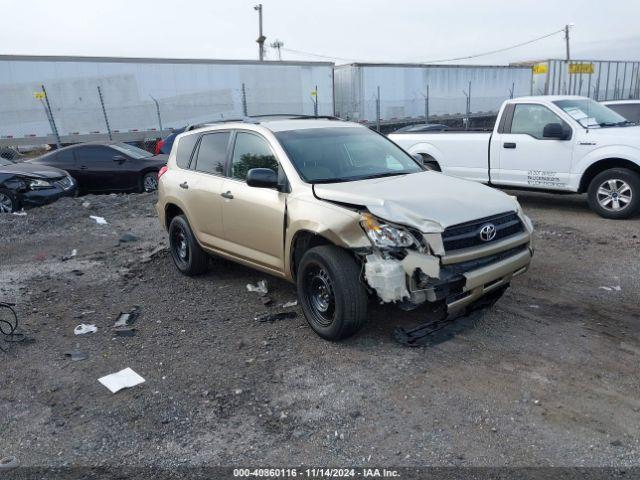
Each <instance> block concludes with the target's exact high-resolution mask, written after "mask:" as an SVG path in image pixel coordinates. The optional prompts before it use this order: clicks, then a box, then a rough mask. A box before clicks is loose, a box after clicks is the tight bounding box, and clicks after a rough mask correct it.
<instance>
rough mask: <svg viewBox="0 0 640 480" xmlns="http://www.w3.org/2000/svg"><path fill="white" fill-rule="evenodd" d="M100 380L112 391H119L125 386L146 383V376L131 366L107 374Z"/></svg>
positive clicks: (129, 386)
mask: <svg viewBox="0 0 640 480" xmlns="http://www.w3.org/2000/svg"><path fill="white" fill-rule="evenodd" d="M98 381H99V382H100V383H101V384H102V385H104V386H105V387H107V388H108V389H109V390H110V391H111V393H117V392H119V391H120V390H122V389H123V388H131V387H135V386H136V385H139V384H141V383H144V381H145V380H144V378H142V377H141V376H140V375H138V374H137V373H136V372H134V371H133V370H132V369H131V368H125V369H124V370H120V371H119V372H116V373H112V374H110V375H105V376H104V377H101V378H99V379H98Z"/></svg>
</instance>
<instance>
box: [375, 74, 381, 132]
mask: <svg viewBox="0 0 640 480" xmlns="http://www.w3.org/2000/svg"><path fill="white" fill-rule="evenodd" d="M376 130H377V131H378V132H379V131H380V85H378V96H377V98H376Z"/></svg>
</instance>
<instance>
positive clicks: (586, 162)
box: [573, 145, 640, 176]
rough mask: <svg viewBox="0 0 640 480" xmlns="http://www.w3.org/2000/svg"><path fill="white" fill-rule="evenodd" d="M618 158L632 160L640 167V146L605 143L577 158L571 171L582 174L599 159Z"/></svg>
mask: <svg viewBox="0 0 640 480" xmlns="http://www.w3.org/2000/svg"><path fill="white" fill-rule="evenodd" d="M611 158H619V159H621V160H627V161H629V162H633V163H635V164H636V165H638V166H639V167H640V148H636V147H631V146H629V145H606V146H602V147H597V148H595V149H593V150H591V151H590V152H589V153H587V154H586V155H584V156H583V157H582V158H581V159H579V160H578V161H577V162H576V163H575V165H574V167H573V173H574V174H577V175H579V176H582V175H583V174H584V172H585V171H586V170H587V169H588V168H589V167H590V166H591V165H593V164H595V163H597V162H599V161H600V160H607V159H611Z"/></svg>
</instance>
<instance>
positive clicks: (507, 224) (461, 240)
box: [442, 212, 524, 253]
mask: <svg viewBox="0 0 640 480" xmlns="http://www.w3.org/2000/svg"><path fill="white" fill-rule="evenodd" d="M487 224H493V226H494V227H495V237H494V238H492V239H491V240H488V241H487V240H483V239H482V238H480V230H481V229H482V227H484V226H485V225H487ZM522 231H524V226H523V225H522V222H521V221H520V218H518V215H517V214H516V213H514V212H508V213H501V214H500V215H494V216H492V217H486V218H481V219H479V220H473V221H471V222H467V223H461V224H459V225H453V226H452V227H449V228H447V229H446V230H445V231H444V232H443V233H442V241H443V244H444V250H445V252H446V253H451V252H452V251H455V250H461V249H463V248H469V247H476V246H479V245H487V244H489V243H493V242H496V241H498V240H502V239H504V238H507V237H510V236H511V235H515V234H517V233H520V232H522Z"/></svg>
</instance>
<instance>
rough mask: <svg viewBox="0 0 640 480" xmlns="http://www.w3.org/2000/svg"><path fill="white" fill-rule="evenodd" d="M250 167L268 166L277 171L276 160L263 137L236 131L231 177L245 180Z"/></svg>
mask: <svg viewBox="0 0 640 480" xmlns="http://www.w3.org/2000/svg"><path fill="white" fill-rule="evenodd" d="M252 168H270V169H271V170H273V171H274V172H277V171H278V161H277V160H276V156H275V155H274V154H273V152H272V151H271V148H270V147H269V144H268V143H267V142H266V140H265V139H263V138H262V137H259V136H258V135H254V134H253V133H246V132H238V134H237V135H236V144H235V147H234V149H233V161H232V163H231V177H232V178H235V179H236V180H242V181H244V180H246V178H247V173H248V172H249V170H251V169H252Z"/></svg>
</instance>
